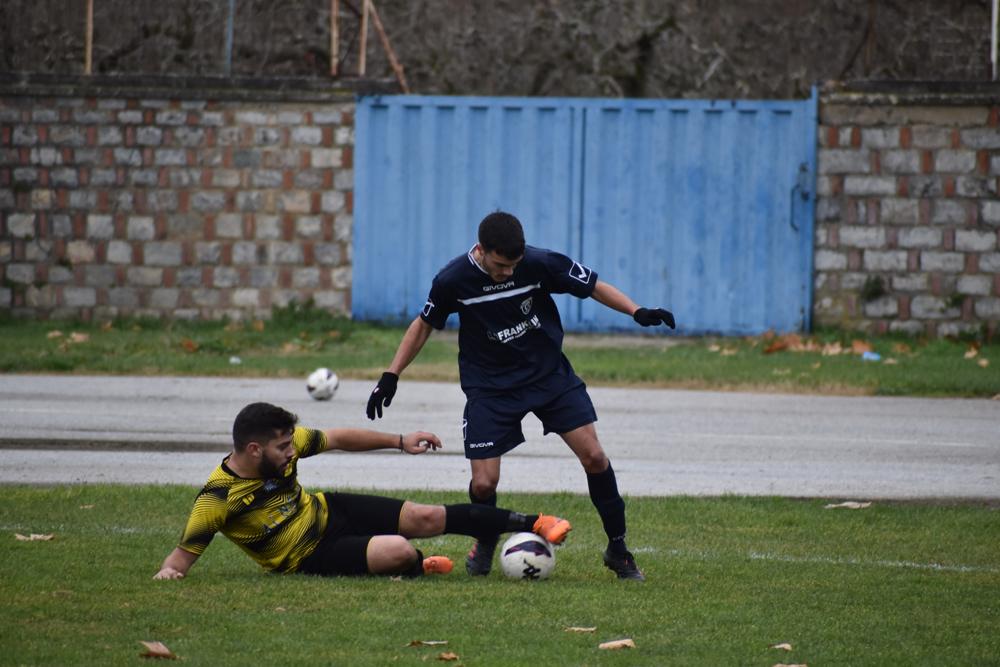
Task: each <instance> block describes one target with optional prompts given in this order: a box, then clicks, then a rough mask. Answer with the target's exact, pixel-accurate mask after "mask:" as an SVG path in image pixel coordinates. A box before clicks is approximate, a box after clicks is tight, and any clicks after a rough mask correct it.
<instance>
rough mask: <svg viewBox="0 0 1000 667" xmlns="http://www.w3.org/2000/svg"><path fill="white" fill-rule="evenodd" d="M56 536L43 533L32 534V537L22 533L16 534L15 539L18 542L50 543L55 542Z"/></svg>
mask: <svg viewBox="0 0 1000 667" xmlns="http://www.w3.org/2000/svg"><path fill="white" fill-rule="evenodd" d="M55 537H56V536H55V535H53V534H52V533H47V534H44V535H43V534H42V533H32V534H31V535H22V534H21V533H14V538H15V539H16V540H17V541H18V542H48V541H49V540H54V539H55Z"/></svg>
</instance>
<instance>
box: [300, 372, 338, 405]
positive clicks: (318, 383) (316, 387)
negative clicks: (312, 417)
mask: <svg viewBox="0 0 1000 667" xmlns="http://www.w3.org/2000/svg"><path fill="white" fill-rule="evenodd" d="M339 386H340V378H338V377H337V374H336V373H334V372H333V371H331V370H330V369H329V368H317V369H316V370H314V371H313V372H312V373H310V374H309V377H307V378H306V391H308V392H309V395H310V396H311V397H313V398H314V399H316V400H317V401H329V400H330V399H331V398H333V395H334V394H336V393H337V387H339Z"/></svg>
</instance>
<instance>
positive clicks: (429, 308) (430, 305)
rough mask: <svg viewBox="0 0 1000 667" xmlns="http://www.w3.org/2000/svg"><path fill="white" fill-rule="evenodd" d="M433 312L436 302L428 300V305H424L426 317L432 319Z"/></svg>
mask: <svg viewBox="0 0 1000 667" xmlns="http://www.w3.org/2000/svg"><path fill="white" fill-rule="evenodd" d="M432 310H434V302H433V301H431V300H430V299H427V303H425V304H424V317H430V316H431V311H432Z"/></svg>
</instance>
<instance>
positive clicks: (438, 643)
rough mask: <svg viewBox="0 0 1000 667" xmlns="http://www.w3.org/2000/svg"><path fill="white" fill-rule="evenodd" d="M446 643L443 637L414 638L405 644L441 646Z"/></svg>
mask: <svg viewBox="0 0 1000 667" xmlns="http://www.w3.org/2000/svg"><path fill="white" fill-rule="evenodd" d="M447 643H448V642H447V640H443V639H414V640H413V641H412V642H410V643H409V644H407V646H443V645H445V644H447Z"/></svg>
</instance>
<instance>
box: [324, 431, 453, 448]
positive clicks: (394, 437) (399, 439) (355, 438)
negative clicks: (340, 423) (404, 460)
mask: <svg viewBox="0 0 1000 667" xmlns="http://www.w3.org/2000/svg"><path fill="white" fill-rule="evenodd" d="M323 433H324V435H326V442H327V450H328V451H329V450H340V451H343V452H370V451H373V450H376V449H398V450H400V451H403V452H406V453H407V454H423V453H424V452H426V451H428V450H431V451H433V450H436V449H440V448H441V439H440V438H438V437H437V436H436V435H434V434H433V433H430V432H428V431H414V432H413V433H405V434H400V433H380V432H378V431H370V430H368V429H362V428H332V429H327V430H326V431H324V432H323Z"/></svg>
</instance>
